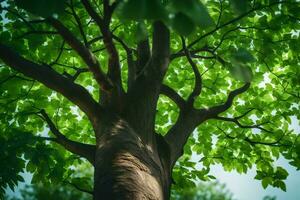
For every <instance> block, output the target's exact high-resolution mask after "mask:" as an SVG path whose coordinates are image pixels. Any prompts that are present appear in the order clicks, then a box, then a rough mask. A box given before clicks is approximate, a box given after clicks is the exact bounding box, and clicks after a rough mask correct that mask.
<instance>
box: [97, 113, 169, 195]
mask: <svg viewBox="0 0 300 200" xmlns="http://www.w3.org/2000/svg"><path fill="white" fill-rule="evenodd" d="M114 121H115V122H114V123H111V126H109V127H108V126H107V125H105V127H103V128H101V130H102V131H101V132H102V134H101V136H100V137H99V138H97V150H96V158H95V174H94V199H95V200H100V199H112V200H115V199H122V200H123V199H124V200H126V199H130V200H140V199H153V200H154V199H155V200H156V199H157V200H163V199H169V196H170V182H171V181H170V180H171V178H170V171H171V170H170V167H169V165H168V162H167V159H166V158H167V156H165V155H167V153H166V152H167V151H162V150H159V149H158V148H157V146H161V145H157V144H158V143H162V142H161V141H160V137H158V141H155V142H154V143H155V145H154V146H150V145H147V144H145V143H144V142H143V141H142V140H141V138H140V137H139V136H138V135H137V133H136V132H135V131H134V130H133V129H132V128H131V127H130V126H129V125H128V123H127V122H126V121H125V120H122V119H117V120H114ZM103 132H104V133H105V134H103Z"/></svg>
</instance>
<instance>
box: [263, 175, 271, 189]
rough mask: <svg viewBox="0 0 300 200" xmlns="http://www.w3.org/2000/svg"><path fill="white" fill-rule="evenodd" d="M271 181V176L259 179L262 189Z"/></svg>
mask: <svg viewBox="0 0 300 200" xmlns="http://www.w3.org/2000/svg"><path fill="white" fill-rule="evenodd" d="M271 183H272V178H271V177H265V178H263V179H262V181H261V184H262V186H263V188H264V189H266V188H267V187H268V185H271Z"/></svg>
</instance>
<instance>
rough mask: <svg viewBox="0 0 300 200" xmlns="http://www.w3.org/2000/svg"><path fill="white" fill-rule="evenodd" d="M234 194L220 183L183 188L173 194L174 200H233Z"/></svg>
mask: <svg viewBox="0 0 300 200" xmlns="http://www.w3.org/2000/svg"><path fill="white" fill-rule="evenodd" d="M232 196H233V195H232V193H231V192H230V191H229V190H228V189H227V188H226V186H225V185H224V184H221V183H219V182H209V183H207V182H206V183H200V184H198V185H197V187H194V188H191V187H189V188H181V189H180V190H175V191H173V192H172V194H171V199H174V200H213V199H218V200H233V197H232Z"/></svg>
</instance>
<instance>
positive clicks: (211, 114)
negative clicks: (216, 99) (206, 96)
mask: <svg viewBox="0 0 300 200" xmlns="http://www.w3.org/2000/svg"><path fill="white" fill-rule="evenodd" d="M249 87H250V83H246V84H245V85H244V86H242V87H240V88H238V89H236V90H233V91H231V92H230V93H229V95H228V97H227V100H226V102H225V103H224V104H222V105H218V106H214V107H211V108H209V109H208V110H207V114H206V115H207V118H214V117H216V116H217V115H218V114H220V113H222V112H224V111H226V110H227V109H229V108H230V107H231V105H232V103H233V100H234V98H235V97H236V96H237V95H239V94H242V93H244V92H245V91H247V90H248V88H249Z"/></svg>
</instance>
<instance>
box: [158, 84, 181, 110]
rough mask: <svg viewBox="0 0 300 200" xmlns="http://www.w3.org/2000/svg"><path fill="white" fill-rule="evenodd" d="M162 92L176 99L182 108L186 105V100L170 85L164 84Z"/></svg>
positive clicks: (175, 101)
mask: <svg viewBox="0 0 300 200" xmlns="http://www.w3.org/2000/svg"><path fill="white" fill-rule="evenodd" d="M160 92H161V94H164V95H166V96H167V97H169V98H170V99H171V100H172V101H174V103H176V104H177V106H178V107H179V108H180V109H181V110H182V109H184V107H185V106H186V101H185V100H184V99H183V98H182V97H181V96H180V95H179V94H177V92H175V91H174V90H173V89H172V88H170V87H169V86H167V85H164V84H163V85H162V86H161V88H160Z"/></svg>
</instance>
